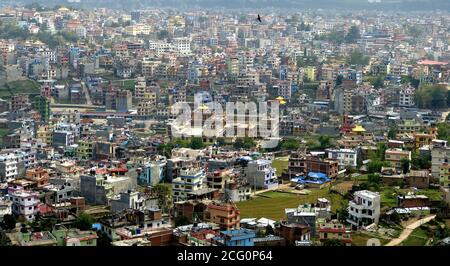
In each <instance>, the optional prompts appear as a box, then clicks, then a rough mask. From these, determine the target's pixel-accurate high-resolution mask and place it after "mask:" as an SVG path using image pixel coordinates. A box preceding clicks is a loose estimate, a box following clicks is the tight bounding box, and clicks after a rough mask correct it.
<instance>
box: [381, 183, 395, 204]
mask: <svg viewBox="0 0 450 266" xmlns="http://www.w3.org/2000/svg"><path fill="white" fill-rule="evenodd" d="M380 194H381V205H382V206H389V207H396V206H397V194H396V193H395V189H394V188H392V187H385V188H383V189H382V191H381V193H380Z"/></svg>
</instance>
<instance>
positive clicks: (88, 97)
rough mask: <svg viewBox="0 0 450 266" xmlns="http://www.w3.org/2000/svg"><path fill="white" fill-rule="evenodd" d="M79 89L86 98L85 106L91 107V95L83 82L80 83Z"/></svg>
mask: <svg viewBox="0 0 450 266" xmlns="http://www.w3.org/2000/svg"><path fill="white" fill-rule="evenodd" d="M81 88H82V89H83V92H84V95H85V97H86V104H87V105H92V100H91V94H90V92H89V90H88V88H87V86H86V83H84V81H82V82H81Z"/></svg>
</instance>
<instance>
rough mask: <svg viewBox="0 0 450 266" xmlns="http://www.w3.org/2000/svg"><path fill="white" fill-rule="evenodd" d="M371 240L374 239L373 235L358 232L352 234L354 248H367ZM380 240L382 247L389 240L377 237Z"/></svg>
mask: <svg viewBox="0 0 450 266" xmlns="http://www.w3.org/2000/svg"><path fill="white" fill-rule="evenodd" d="M371 238H374V236H373V235H370V234H367V233H364V232H358V233H354V234H352V245H353V246H367V241H368V240H369V239H371ZM377 238H378V239H379V240H380V244H381V245H382V246H384V245H386V244H387V243H388V242H389V240H387V239H385V238H381V237H377Z"/></svg>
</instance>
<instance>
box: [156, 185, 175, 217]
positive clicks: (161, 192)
mask: <svg viewBox="0 0 450 266" xmlns="http://www.w3.org/2000/svg"><path fill="white" fill-rule="evenodd" d="M152 194H153V196H155V197H156V198H157V199H158V205H159V207H160V208H161V210H162V211H164V212H167V211H168V209H169V206H170V199H171V194H172V192H171V190H170V187H168V186H165V185H163V184H157V185H155V186H154V187H153V188H152Z"/></svg>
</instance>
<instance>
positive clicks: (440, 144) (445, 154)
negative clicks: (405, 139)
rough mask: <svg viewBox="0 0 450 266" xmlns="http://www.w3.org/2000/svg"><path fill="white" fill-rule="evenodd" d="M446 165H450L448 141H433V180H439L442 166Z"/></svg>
mask: <svg viewBox="0 0 450 266" xmlns="http://www.w3.org/2000/svg"><path fill="white" fill-rule="evenodd" d="M444 163H450V147H449V146H448V145H447V141H444V140H433V143H432V148H431V175H432V176H433V178H439V174H440V171H441V166H442V165H443V164H444Z"/></svg>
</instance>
